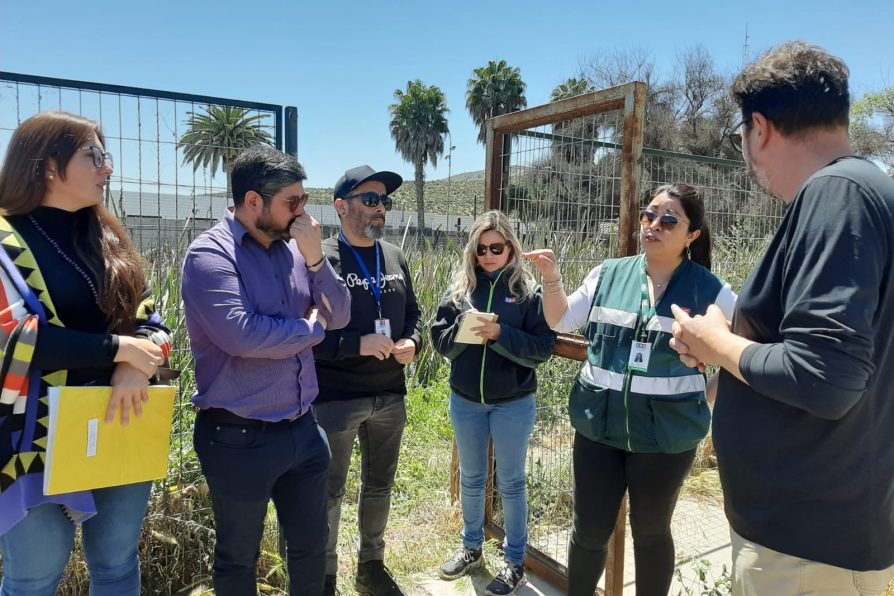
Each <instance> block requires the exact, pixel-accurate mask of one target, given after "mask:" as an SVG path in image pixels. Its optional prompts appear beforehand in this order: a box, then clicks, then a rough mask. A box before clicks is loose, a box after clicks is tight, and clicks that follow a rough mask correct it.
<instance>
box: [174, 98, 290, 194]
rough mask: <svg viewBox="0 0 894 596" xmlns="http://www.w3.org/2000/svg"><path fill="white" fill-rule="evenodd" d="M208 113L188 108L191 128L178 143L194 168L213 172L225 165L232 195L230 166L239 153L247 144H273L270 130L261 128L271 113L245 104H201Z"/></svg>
mask: <svg viewBox="0 0 894 596" xmlns="http://www.w3.org/2000/svg"><path fill="white" fill-rule="evenodd" d="M202 109H203V110H204V111H205V113H203V114H201V113H196V112H188V115H189V120H188V121H187V126H188V127H189V130H187V131H186V132H185V133H183V136H181V137H180V142H179V143H177V147H178V148H179V149H183V164H184V165H185V164H187V163H192V169H193V171H196V170H198V169H199V168H200V167H202V168H207V167H210V168H211V175H212V176H214V174H216V173H217V170H218V168H219V167H221V168H223V171H224V174H226V176H227V197H230V196H231V195H232V194H233V193H232V188H231V186H230V176H229V172H230V167H231V166H232V165H233V162H234V161H235V160H236V156H237V155H239V153H240V152H241V151H242V150H243V149H246V148H248V147H253V146H255V145H261V144H267V145H272V144H273V143H272V137H271V136H270V133H269V132H267V131H266V130H264V129H263V128H262V121H263V119H264V118H267V117H268V116H269V114H265V113H262V112H255V113H252V112H251V111H249V110H248V109H246V108H237V107H234V106H220V105H210V106H207V107H204V106H203V107H202Z"/></svg>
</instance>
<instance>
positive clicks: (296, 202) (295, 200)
mask: <svg viewBox="0 0 894 596" xmlns="http://www.w3.org/2000/svg"><path fill="white" fill-rule="evenodd" d="M258 194H259V195H263V196H265V197H267V198H270V199H279V200H280V201H288V202H289V211H294V210H295V209H297V208H298V207H304V206H305V205H307V201H308V200H309V199H310V195H308V194H307V193H304V194H303V195H295V196H294V197H277V196H273V195H268V194H266V193H263V192H259V193H258Z"/></svg>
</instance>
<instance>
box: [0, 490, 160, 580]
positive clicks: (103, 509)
mask: <svg viewBox="0 0 894 596" xmlns="http://www.w3.org/2000/svg"><path fill="white" fill-rule="evenodd" d="M151 489H152V483H151V482H141V483H139V484H128V485H125V486H115V487H111V488H102V489H98V490H94V491H93V500H94V502H95V503H96V512H97V513H96V515H94V516H93V517H91V518H90V519H88V520H87V521H86V522H84V524H83V526H82V528H83V533H84V554H85V555H86V557H87V567H88V569H89V570H90V594H91V595H92V596H139V594H140V559H139V553H138V548H139V542H140V531H141V530H142V527H143V517H144V516H145V515H146V504H147V503H148V502H149V492H150V490H151ZM74 537H75V525H74V524H73V523H71V521H70V520H69V519H68V518H67V517H66V516H65V513H63V512H62V507H60V506H59V505H51V504H47V505H40V506H38V507H35V508H34V509H32V510H31V511H29V512H28V515H27V516H25V519H23V520H22V521H20V522H19V523H17V524H16V525H15V526H13V527H12V528H11V529H10V530H9V531H8V532H6V534H4V535H3V536H0V550H2V551H3V583H2V585H0V596H44V595H46V596H53V594H55V593H56V589H57V587H58V586H59V582H60V581H61V580H62V574H63V573H64V572H65V565H66V564H67V563H68V559H69V558H70V557H71V551H72V548H73V547H74Z"/></svg>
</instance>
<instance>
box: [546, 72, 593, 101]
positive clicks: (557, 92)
mask: <svg viewBox="0 0 894 596" xmlns="http://www.w3.org/2000/svg"><path fill="white" fill-rule="evenodd" d="M592 90H593V85H591V84H590V83H589V81H587V80H586V79H578V78H577V77H571V78H569V79H568V80H566V81H565V82H564V83H559V84H558V85H556V88H555V89H553V92H552V93H550V94H549V100H550V101H559V100H560V99H568V98H569V97H577V96H578V95H583V94H584V93H589V92H590V91H592Z"/></svg>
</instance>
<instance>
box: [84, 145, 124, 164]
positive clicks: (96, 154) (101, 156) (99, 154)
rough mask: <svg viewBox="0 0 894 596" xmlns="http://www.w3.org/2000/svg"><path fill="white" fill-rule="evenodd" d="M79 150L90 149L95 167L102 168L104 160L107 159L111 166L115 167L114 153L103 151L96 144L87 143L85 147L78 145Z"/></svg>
mask: <svg viewBox="0 0 894 596" xmlns="http://www.w3.org/2000/svg"><path fill="white" fill-rule="evenodd" d="M78 151H89V152H90V156H91V157H92V158H93V166H94V167H97V168H101V167H102V164H103V162H106V161H107V162H109V167H115V164H114V163H112V154H111V153H109V152H108V151H105V152H103V150H102V149H100V148H99V147H97V146H96V145H85V146H84V147H78Z"/></svg>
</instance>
